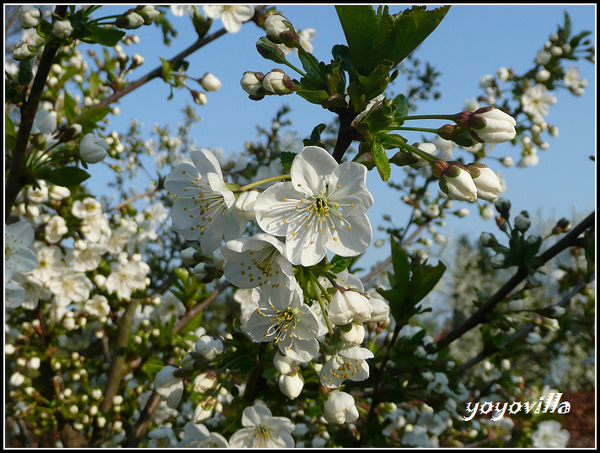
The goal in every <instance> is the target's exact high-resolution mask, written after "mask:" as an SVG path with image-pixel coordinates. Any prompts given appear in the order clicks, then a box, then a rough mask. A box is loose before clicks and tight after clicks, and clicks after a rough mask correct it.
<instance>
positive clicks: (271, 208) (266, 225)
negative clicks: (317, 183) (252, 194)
mask: <svg viewBox="0 0 600 453" xmlns="http://www.w3.org/2000/svg"><path fill="white" fill-rule="evenodd" d="M302 197H303V194H301V193H300V192H298V191H296V190H294V188H293V186H292V183H290V182H279V183H277V184H274V185H272V186H271V187H269V188H268V189H266V190H265V191H264V192H263V193H261V194H260V196H259V197H258V199H257V200H256V204H255V205H254V213H255V215H256V221H257V222H258V225H259V226H260V227H261V228H262V229H263V230H264V231H265V232H267V233H269V234H273V235H275V236H285V235H286V233H287V230H288V225H287V222H288V221H290V220H291V219H293V218H294V217H297V216H298V215H299V212H298V211H300V209H296V206H298V205H300V204H301V202H300V200H301V199H302ZM301 215H303V214H301Z"/></svg>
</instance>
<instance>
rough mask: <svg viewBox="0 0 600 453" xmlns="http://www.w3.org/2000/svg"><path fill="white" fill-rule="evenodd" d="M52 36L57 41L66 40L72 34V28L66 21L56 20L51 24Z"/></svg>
mask: <svg viewBox="0 0 600 453" xmlns="http://www.w3.org/2000/svg"><path fill="white" fill-rule="evenodd" d="M52 34H53V35H54V36H56V37H57V38H59V39H66V38H68V37H69V36H71V35H72V34H73V26H72V25H71V22H69V21H68V20H57V21H56V22H54V23H53V24H52Z"/></svg>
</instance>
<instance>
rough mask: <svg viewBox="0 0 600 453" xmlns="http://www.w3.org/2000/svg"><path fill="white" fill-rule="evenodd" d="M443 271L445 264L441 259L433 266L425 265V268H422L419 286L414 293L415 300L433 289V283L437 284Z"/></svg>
mask: <svg viewBox="0 0 600 453" xmlns="http://www.w3.org/2000/svg"><path fill="white" fill-rule="evenodd" d="M444 272H446V265H445V264H444V263H442V262H441V261H440V262H439V263H438V265H437V266H435V267H432V266H425V269H424V270H423V275H422V279H421V285H420V288H419V289H418V291H417V293H416V295H415V298H416V299H415V301H416V302H418V301H420V300H422V299H423V298H425V296H427V294H429V293H430V292H431V291H432V290H433V288H434V287H435V285H437V283H438V282H439V281H440V279H441V278H442V276H443V275H444Z"/></svg>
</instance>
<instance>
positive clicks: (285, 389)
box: [277, 371, 304, 400]
mask: <svg viewBox="0 0 600 453" xmlns="http://www.w3.org/2000/svg"><path fill="white" fill-rule="evenodd" d="M277 382H278V383H279V390H281V393H283V394H284V395H285V396H287V397H288V398H290V399H292V400H293V399H295V398H297V397H298V395H300V393H301V392H302V389H303V388H304V379H302V375H301V374H300V373H298V372H297V371H294V372H293V373H291V374H280V375H279V377H278V378H277Z"/></svg>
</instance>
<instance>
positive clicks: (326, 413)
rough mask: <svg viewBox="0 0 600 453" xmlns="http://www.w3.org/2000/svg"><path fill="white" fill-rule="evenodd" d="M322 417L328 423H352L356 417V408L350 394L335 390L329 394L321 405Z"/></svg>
mask: <svg viewBox="0 0 600 453" xmlns="http://www.w3.org/2000/svg"><path fill="white" fill-rule="evenodd" d="M323 417H325V420H327V421H328V422H329V423H337V424H342V423H352V422H353V421H355V420H356V419H358V409H357V408H356V404H355V403H354V398H353V397H352V395H350V394H348V393H346V392H342V391H339V390H338V391H335V392H331V393H330V394H329V398H328V399H327V401H325V404H324V405H323Z"/></svg>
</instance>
